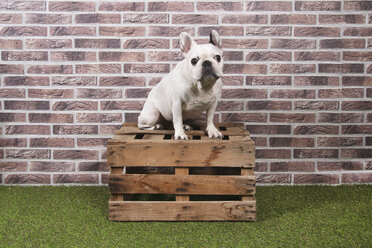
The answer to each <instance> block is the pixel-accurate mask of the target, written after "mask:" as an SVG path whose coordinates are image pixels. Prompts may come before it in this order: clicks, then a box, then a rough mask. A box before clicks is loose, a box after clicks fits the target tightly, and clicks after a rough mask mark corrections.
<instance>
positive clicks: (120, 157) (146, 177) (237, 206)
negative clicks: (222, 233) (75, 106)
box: [107, 123, 256, 221]
mask: <svg viewBox="0 0 372 248" xmlns="http://www.w3.org/2000/svg"><path fill="white" fill-rule="evenodd" d="M216 126H217V127H218V128H219V129H220V130H221V132H222V133H223V134H224V139H222V140H219V139H209V138H208V137H207V136H206V135H205V132H204V131H201V130H204V129H201V130H193V131H190V132H187V134H188V136H189V137H190V138H191V139H190V140H187V141H185V140H174V139H173V134H174V131H173V130H158V131H147V130H139V129H138V128H137V127H136V124H134V123H129V124H123V126H122V127H121V128H120V130H118V131H117V132H116V133H115V136H114V137H113V138H112V139H111V140H109V142H108V148H107V149H108V151H107V162H108V165H109V166H110V167H111V174H110V177H109V191H110V194H111V196H110V200H109V219H110V220H112V221H255V220H256V200H255V190H256V188H255V177H254V173H253V169H254V165H255V156H254V154H255V147H254V142H253V141H252V140H251V139H250V137H249V133H248V132H247V131H246V130H245V127H244V125H243V124H239V123H220V124H218V125H216ZM138 195H140V197H139V198H140V199H141V198H145V199H148V198H151V200H138ZM146 196H148V197H146ZM154 196H159V197H160V196H163V198H161V199H160V200H159V199H157V198H156V197H154ZM164 196H165V198H166V200H164ZM136 197H137V198H136ZM154 199H155V200H154Z"/></svg>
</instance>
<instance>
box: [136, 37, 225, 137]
mask: <svg viewBox="0 0 372 248" xmlns="http://www.w3.org/2000/svg"><path fill="white" fill-rule="evenodd" d="M210 39H211V42H212V43H209V44H204V45H197V44H196V43H195V42H194V40H193V39H192V38H191V37H190V36H189V35H188V34H187V33H182V34H181V39H180V46H181V51H182V52H183V54H184V56H185V59H184V60H182V61H181V62H179V63H178V64H177V66H176V67H175V68H174V69H173V70H172V71H171V72H170V73H169V74H168V75H166V76H165V77H164V78H163V79H162V80H161V81H160V83H159V84H157V85H156V86H155V87H154V88H153V89H152V90H151V92H150V94H149V96H148V98H147V100H146V102H145V105H144V107H143V110H142V112H141V114H140V116H139V117H138V127H139V128H141V129H156V127H157V126H158V124H159V121H160V119H161V118H160V117H161V116H162V117H163V118H164V119H166V120H168V121H172V122H173V126H174V130H175V135H174V137H175V139H188V137H187V135H186V134H185V132H184V128H183V120H186V119H193V118H196V117H198V116H199V115H200V114H201V113H202V112H203V111H206V112H207V129H206V131H207V133H208V136H209V138H222V133H221V132H219V131H218V130H217V128H216V127H215V125H214V123H213V117H214V112H215V109H216V106H217V100H218V98H219V96H220V94H221V88H222V81H221V78H220V77H221V76H222V68H223V60H222V48H221V40H220V38H219V35H218V33H217V32H216V31H212V33H211V37H210ZM216 55H219V56H220V57H221V61H220V62H218V61H217V60H216ZM193 58H197V59H198V62H197V64H196V65H192V63H191V60H192V59H193ZM204 61H209V62H210V64H209V65H210V66H208V62H206V63H205V64H204V67H203V62H204Z"/></svg>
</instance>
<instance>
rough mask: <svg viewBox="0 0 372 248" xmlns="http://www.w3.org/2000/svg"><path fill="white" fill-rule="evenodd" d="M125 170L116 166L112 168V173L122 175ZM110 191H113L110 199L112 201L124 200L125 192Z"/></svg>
mask: <svg viewBox="0 0 372 248" xmlns="http://www.w3.org/2000/svg"><path fill="white" fill-rule="evenodd" d="M123 170H124V168H123V167H116V168H115V167H113V168H111V175H117V176H121V175H122V174H123ZM111 175H110V176H111ZM110 193H111V195H110V200H111V201H123V200H124V195H123V194H121V193H115V192H110Z"/></svg>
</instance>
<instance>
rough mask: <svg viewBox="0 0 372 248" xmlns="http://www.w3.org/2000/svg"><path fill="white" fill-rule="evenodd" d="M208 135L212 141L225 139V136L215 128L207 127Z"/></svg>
mask: <svg viewBox="0 0 372 248" xmlns="http://www.w3.org/2000/svg"><path fill="white" fill-rule="evenodd" d="M207 133H208V137H209V138H210V139H214V138H216V139H222V138H223V134H222V133H221V132H220V131H218V130H217V128H216V127H215V126H213V127H207Z"/></svg>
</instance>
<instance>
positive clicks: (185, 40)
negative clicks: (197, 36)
mask: <svg viewBox="0 0 372 248" xmlns="http://www.w3.org/2000/svg"><path fill="white" fill-rule="evenodd" d="M195 44H196V43H195V41H194V40H193V39H192V38H191V36H190V35H189V34H188V33H186V32H183V33H181V35H180V47H181V51H182V52H183V54H184V55H185V56H186V54H187V53H188V52H189V51H190V50H191V48H192V47H193V46H195Z"/></svg>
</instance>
